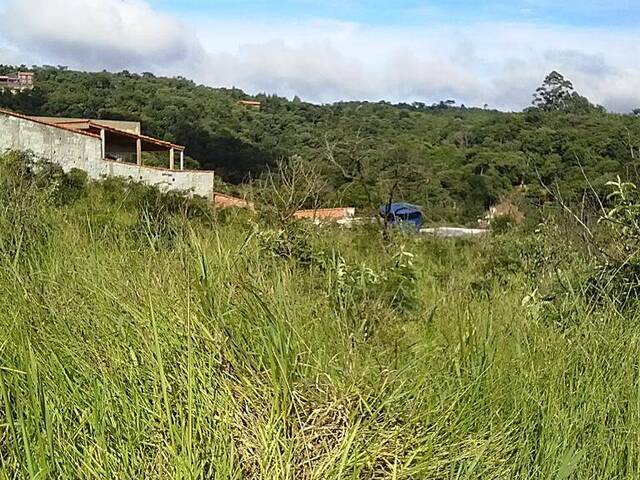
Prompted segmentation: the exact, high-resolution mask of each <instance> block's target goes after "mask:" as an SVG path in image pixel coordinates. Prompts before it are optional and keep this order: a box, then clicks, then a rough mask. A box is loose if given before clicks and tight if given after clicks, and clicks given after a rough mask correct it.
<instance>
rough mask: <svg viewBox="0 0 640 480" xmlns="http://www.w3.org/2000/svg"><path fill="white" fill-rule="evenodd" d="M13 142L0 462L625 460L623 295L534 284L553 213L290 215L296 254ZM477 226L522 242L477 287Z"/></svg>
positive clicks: (2, 235)
mask: <svg viewBox="0 0 640 480" xmlns="http://www.w3.org/2000/svg"><path fill="white" fill-rule="evenodd" d="M17 158H18V157H17V156H15V155H11V156H9V157H6V158H3V159H2V160H1V161H0V186H1V187H2V188H0V199H1V200H2V201H1V203H0V242H1V243H0V291H1V292H2V295H0V312H2V315H0V346H1V348H0V417H1V418H2V422H0V477H3V478H145V479H166V478H180V479H183V478H184V479H187V478H188V479H229V478H233V479H239V480H240V479H269V480H271V479H287V480H291V479H328V480H342V479H344V478H352V479H357V478H362V479H387V478H390V479H422V478H434V479H460V478H465V479H476V478H477V479H486V478H533V479H549V478H637V477H638V476H639V475H640V465H639V464H638V462H637V458H638V455H637V453H638V445H637V438H638V435H640V427H639V425H640V421H639V420H640V412H639V411H638V409H637V407H636V406H637V405H638V404H639V402H640V392H639V390H638V388H636V386H637V376H638V372H637V368H636V365H637V356H638V341H637V339H638V334H637V332H638V317H637V315H636V314H635V313H634V312H633V311H622V310H619V309H618V308H616V307H615V306H614V305H612V304H610V303H604V304H603V305H602V307H601V308H599V309H598V310H589V309H588V308H585V307H588V305H585V302H582V303H580V299H581V298H582V299H584V297H582V295H581V294H582V292H581V291H580V290H576V291H575V292H574V294H573V295H572V294H567V295H566V296H564V297H563V301H562V302H556V303H555V304H552V302H551V301H550V300H548V299H547V298H546V297H545V296H543V295H542V294H541V293H539V292H541V291H543V289H544V284H545V283H546V282H548V281H550V280H551V279H552V275H555V273H554V272H555V270H556V269H555V268H554V267H555V266H556V265H557V264H558V262H559V261H561V267H562V268H563V269H564V271H563V273H562V274H561V275H559V277H560V278H562V279H563V284H564V289H565V290H570V289H571V288H573V285H576V284H579V280H580V275H578V274H579V273H580V271H581V270H582V268H583V267H584V266H585V265H587V264H585V265H581V264H580V263H579V262H576V261H574V260H573V259H572V258H567V257H564V258H556V257H555V256H554V255H555V254H554V252H560V253H562V252H564V251H566V250H573V248H569V247H570V245H569V243H568V239H569V238H570V237H569V236H568V235H566V233H565V232H560V233H562V235H559V238H562V239H563V240H564V243H555V242H553V241H551V240H552V239H553V236H552V234H554V233H555V231H556V230H555V228H556V226H555V224H543V227H542V231H541V233H540V234H538V235H535V236H528V235H524V234H523V232H522V231H521V230H520V229H514V230H512V231H510V232H508V233H506V234H504V235H499V236H495V237H493V238H491V239H487V238H482V239H471V240H463V241H460V240H456V241H447V240H439V239H435V238H429V239H427V238H421V237H399V238H398V242H400V241H401V242H402V243H395V244H394V243H384V242H383V241H382V240H381V239H380V235H379V232H377V236H376V235H374V234H373V232H372V231H371V230H369V229H368V228H369V227H366V228H364V227H363V229H362V230H360V229H354V230H352V231H351V230H349V231H347V230H340V229H332V228H323V229H317V230H309V231H307V232H306V233H305V232H302V231H298V232H296V233H295V235H298V236H300V238H303V239H304V242H305V244H306V247H305V250H306V249H308V251H309V252H311V253H312V257H313V258H314V260H313V261H312V262H311V263H308V262H306V261H305V260H304V259H305V256H306V254H305V255H299V254H297V253H295V254H291V255H285V256H282V255H274V251H276V252H277V251H278V250H280V247H277V245H278V244H279V243H280V242H281V240H277V239H276V240H273V241H272V240H265V238H264V237H269V236H270V235H271V234H270V233H269V229H268V228H269V227H268V226H266V225H261V226H259V227H256V226H255V222H254V224H250V223H249V222H248V221H247V220H246V218H242V217H240V216H238V217H232V216H231V214H229V216H228V217H227V218H224V219H223V221H219V219H216V218H215V217H214V218H212V219H210V218H208V217H202V216H200V215H199V214H195V213H194V214H193V215H192V216H191V217H190V218H189V217H188V216H186V215H184V214H183V212H184V211H185V210H184V203H183V202H186V200H185V199H176V198H172V197H171V196H163V195H161V194H160V193H159V192H153V193H152V192H149V191H147V190H146V188H143V187H142V186H140V185H136V184H127V183H124V182H122V181H116V180H107V181H105V182H99V183H88V184H87V185H86V187H85V188H84V193H83V194H82V195H81V196H79V197H77V199H76V200H75V201H64V202H59V201H58V200H56V199H55V196H54V195H53V192H55V189H56V188H58V186H59V185H60V184H62V183H64V182H61V181H60V180H62V179H63V178H64V177H62V178H61V177H59V176H56V181H55V182H51V183H50V184H46V183H42V182H40V181H38V180H37V172H36V171H35V170H34V169H31V168H29V162H28V161H24V160H25V159H24V158H21V161H17ZM27 160H28V159H27ZM612 201H615V202H619V200H616V199H614V198H612ZM630 205H633V203H631V204H630ZM195 211H196V212H197V210H195ZM145 212H147V213H146V214H150V215H155V216H157V217H158V220H159V223H158V225H163V222H165V221H166V222H167V224H171V222H174V221H177V222H178V224H180V225H182V227H181V230H179V231H181V232H182V233H181V234H178V235H175V236H172V237H171V238H170V243H171V245H170V248H166V247H165V246H162V242H163V241H164V240H159V243H156V244H154V243H153V242H150V241H149V242H147V241H146V240H145V238H144V237H142V238H141V237H139V236H135V235H132V234H131V232H132V229H133V228H134V226H135V225H137V224H138V222H139V221H140V219H141V218H144V215H145ZM616 215H622V216H624V215H627V213H624V212H623V210H619V211H618V212H617V213H616ZM616 218H622V217H616ZM625 218H626V217H625ZM153 222H155V220H153V221H151V222H150V223H153ZM605 225H606V224H605V223H603V224H602V228H603V229H604V228H605ZM156 226H157V225H155V226H154V227H153V228H152V229H150V231H151V232H154V231H156V230H154V229H155V228H156ZM300 228H304V227H300ZM612 228H613V227H612ZM567 231H570V230H567ZM615 231H616V230H615V229H614V232H615ZM278 235H280V234H278ZM287 235H289V238H291V237H293V235H294V233H287ZM20 238H22V241H21V245H22V246H21V247H20V248H18V244H20V242H19V241H16V242H14V240H18V239H20ZM161 238H164V237H162V236H161ZM167 238H168V237H167ZM269 238H270V237H269ZM278 238H280V237H278ZM393 240H394V239H393V238H392V239H391V242H393ZM287 241H288V240H287ZM403 244H404V245H406V249H402V248H400V245H403ZM7 246H8V248H7ZM25 246H28V247H27V248H25ZM149 246H153V248H149ZM273 246H276V248H275V249H274V248H272V247H273ZM496 249H504V250H505V253H504V254H501V255H503V256H504V257H509V258H513V259H514V260H513V261H516V260H517V258H518V257H524V260H523V261H522V262H521V263H520V264H519V265H518V266H517V268H513V267H511V266H510V267H508V268H505V269H501V271H500V273H499V275H500V279H499V281H495V282H493V281H492V282H488V284H487V285H486V286H485V288H486V290H485V293H486V295H477V294H476V292H475V291H474V288H473V282H474V281H475V280H476V279H478V277H481V275H482V274H483V273H484V272H486V270H484V267H483V261H484V260H486V259H488V258H489V256H491V255H497V254H496ZM507 250H508V251H507ZM284 251H291V252H293V251H294V249H293V248H289V247H287V248H285V249H284ZM408 251H410V252H411V253H412V255H408V254H407V252H408ZM327 252H330V253H327ZM585 256H587V257H588V255H585ZM301 260H302V261H301ZM500 263H511V260H505V261H504V262H503V261H500ZM587 266H588V265H587ZM568 267H570V268H573V270H572V269H570V268H568ZM496 272H497V270H496ZM497 275H498V274H497V273H496V276H497ZM565 278H569V279H571V280H572V281H571V282H564V279H565ZM496 280H497V278H496ZM541 283H542V285H541ZM538 288H540V290H539V291H538V292H537V293H536V289H538ZM523 300H524V301H523ZM551 307H553V308H555V307H557V308H555V310H552V309H551Z"/></svg>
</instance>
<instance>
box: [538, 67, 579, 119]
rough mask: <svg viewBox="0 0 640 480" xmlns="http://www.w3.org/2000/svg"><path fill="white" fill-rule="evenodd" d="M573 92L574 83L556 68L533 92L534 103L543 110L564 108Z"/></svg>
mask: <svg viewBox="0 0 640 480" xmlns="http://www.w3.org/2000/svg"><path fill="white" fill-rule="evenodd" d="M572 94H573V84H572V83H571V82H570V81H569V80H567V79H566V78H564V76H562V75H561V74H560V73H558V72H556V71H555V70H554V71H553V72H551V73H550V74H549V75H547V77H546V78H545V79H544V82H542V85H541V86H540V87H538V88H537V89H536V93H534V94H533V105H534V106H536V107H538V108H539V109H541V110H545V111H554V110H562V109H563V108H564V107H565V102H566V101H567V99H568V98H569V97H571V95H572Z"/></svg>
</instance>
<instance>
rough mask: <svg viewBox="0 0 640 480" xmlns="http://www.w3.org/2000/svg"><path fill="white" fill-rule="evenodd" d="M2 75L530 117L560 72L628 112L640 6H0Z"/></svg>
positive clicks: (75, 0) (549, 0) (108, 2)
mask: <svg viewBox="0 0 640 480" xmlns="http://www.w3.org/2000/svg"><path fill="white" fill-rule="evenodd" d="M0 63H4V64H25V65H34V64H38V65H43V64H46V65H65V66H68V67H69V68H74V69H82V70H90V71H94V70H103V69H106V70H110V71H119V70H124V69H126V70H129V71H135V72H145V71H149V72H153V73H155V74H157V75H170V76H175V75H180V76H183V77H188V78H192V79H194V80H195V81H197V82H199V83H204V84H206V85H210V86H214V87H232V86H235V87H239V88H242V89H244V90H245V91H247V92H248V93H261V92H265V93H276V94H278V95H283V96H287V97H289V98H292V97H293V96H296V95H297V96H299V97H300V98H302V99H303V100H306V101H310V102H315V103H327V102H333V101H338V100H371V101H378V100H387V101H391V102H413V101H420V102H425V103H432V102H438V101H440V100H445V99H454V100H456V101H457V102H458V103H464V104H466V105H467V106H483V105H485V104H486V105H488V106H490V107H492V108H498V109H502V110H520V109H522V108H524V107H526V106H527V105H529V104H530V102H531V96H532V93H533V91H534V90H535V88H536V87H537V86H539V85H540V83H541V82H542V80H543V79H544V77H545V75H546V74H547V73H549V72H550V71H552V70H558V71H560V72H561V73H563V74H564V75H565V76H566V77H567V78H569V79H570V80H572V81H573V83H574V85H575V87H576V90H577V91H579V92H580V93H581V94H583V95H586V96H587V97H589V98H590V99H591V101H593V102H595V103H598V104H602V105H604V106H605V107H607V108H608V109H609V110H612V111H619V112H628V111H630V110H632V109H633V108H637V107H640V1H638V0H609V1H605V0H581V1H578V0H565V1H558V0H511V1H509V0H485V1H473V0H391V1H390V0H387V1H383V0H324V1H320V0H286V1H278V2H276V1H266V0H209V1H206V0H184V1H175V0H173V1H171V0H91V1H89V0H0Z"/></svg>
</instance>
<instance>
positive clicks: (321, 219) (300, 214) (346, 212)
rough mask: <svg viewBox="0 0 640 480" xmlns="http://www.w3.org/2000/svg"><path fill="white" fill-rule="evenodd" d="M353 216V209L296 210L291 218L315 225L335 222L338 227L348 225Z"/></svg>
mask: <svg viewBox="0 0 640 480" xmlns="http://www.w3.org/2000/svg"><path fill="white" fill-rule="evenodd" d="M355 216H356V209H355V208H353V207H340V208H316V209H310V210H298V211H297V212H296V213H294V214H293V217H294V218H295V219H297V220H311V221H313V223H315V224H320V223H326V222H336V223H338V224H340V225H350V224H351V223H352V222H353V221H354V219H355Z"/></svg>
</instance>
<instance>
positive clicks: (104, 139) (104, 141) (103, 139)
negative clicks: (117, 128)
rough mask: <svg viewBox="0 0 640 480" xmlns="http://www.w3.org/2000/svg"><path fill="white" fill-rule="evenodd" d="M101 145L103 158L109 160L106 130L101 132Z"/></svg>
mask: <svg viewBox="0 0 640 480" xmlns="http://www.w3.org/2000/svg"><path fill="white" fill-rule="evenodd" d="M100 143H101V145H102V158H107V134H106V133H105V131H104V128H103V129H101V130H100Z"/></svg>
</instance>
